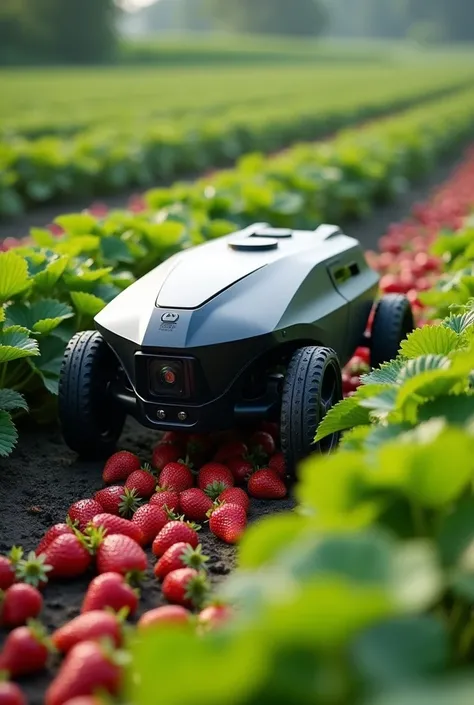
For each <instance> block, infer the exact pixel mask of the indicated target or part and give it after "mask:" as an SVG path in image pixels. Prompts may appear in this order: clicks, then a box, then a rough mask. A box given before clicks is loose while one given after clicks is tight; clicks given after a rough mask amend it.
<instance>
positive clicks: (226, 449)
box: [214, 441, 248, 463]
mask: <svg viewBox="0 0 474 705" xmlns="http://www.w3.org/2000/svg"><path fill="white" fill-rule="evenodd" d="M247 453H248V448H247V446H246V444H245V443H244V442H243V441H230V442H229V443H225V444H224V445H223V446H221V447H220V448H218V449H217V451H216V453H215V454H214V461H215V462H216V463H227V462H228V461H229V460H234V459H235V458H239V459H242V458H243V457H244V456H245V455H247Z"/></svg>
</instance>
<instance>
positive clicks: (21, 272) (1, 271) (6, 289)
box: [0, 250, 31, 304]
mask: <svg viewBox="0 0 474 705" xmlns="http://www.w3.org/2000/svg"><path fill="white" fill-rule="evenodd" d="M30 286H31V280H30V276H29V273H28V265H27V262H26V259H24V258H23V257H20V255H18V254H16V253H15V252H14V251H13V250H8V251H7V252H0V303H2V304H3V303H6V302H7V301H9V300H10V299H12V298H13V297H14V296H16V295H17V294H21V293H22V292H24V291H26V289H28V288H29V287H30Z"/></svg>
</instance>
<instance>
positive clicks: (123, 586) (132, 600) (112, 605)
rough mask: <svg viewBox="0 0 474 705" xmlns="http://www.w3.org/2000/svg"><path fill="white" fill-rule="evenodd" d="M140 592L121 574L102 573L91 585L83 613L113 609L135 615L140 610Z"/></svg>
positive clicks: (83, 605) (83, 604)
mask: <svg viewBox="0 0 474 705" xmlns="http://www.w3.org/2000/svg"><path fill="white" fill-rule="evenodd" d="M138 599H139V591H138V590H137V589H136V588H133V587H131V585H129V584H128V582H127V581H126V579H125V577H124V576H123V575H120V574H119V573H101V575H98V576H97V577H95V578H93V580H91V582H90V583H89V587H88V588H87V592H86V594H85V597H84V600H83V602H82V606H81V613H85V612H90V611H93V610H105V609H111V610H113V611H114V612H121V611H123V610H126V611H127V613H128V614H130V615H133V614H135V612H136V611H137V608H138Z"/></svg>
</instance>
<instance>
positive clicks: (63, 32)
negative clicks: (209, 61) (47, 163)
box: [0, 0, 474, 64]
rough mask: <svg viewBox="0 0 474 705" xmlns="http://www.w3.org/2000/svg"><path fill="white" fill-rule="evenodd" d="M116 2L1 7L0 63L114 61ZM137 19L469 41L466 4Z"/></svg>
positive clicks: (227, 7) (359, 2)
mask: <svg viewBox="0 0 474 705" xmlns="http://www.w3.org/2000/svg"><path fill="white" fill-rule="evenodd" d="M121 2H123V0H0V63H3V64H5V63H9V64H15V63H43V62H46V63H64V64H68V63H69V64H85V63H100V62H104V61H110V60H114V58H116V56H117V47H118V38H117V29H116V28H117V20H118V17H119V14H120V12H121V9H120V3H121ZM142 12H143V13H145V14H146V19H147V22H146V26H147V27H149V29H150V30H155V31H160V30H162V31H163V30H166V29H168V28H172V29H181V30H212V29H225V30H231V31H236V32H250V33H262V34H281V35H297V36H298V35H299V36H303V35H307V36H308V35H309V36H318V35H321V34H330V35H333V36H334V35H336V36H346V37H382V38H383V37H391V38H401V37H413V38H415V39H419V40H423V41H426V42H441V41H446V42H456V41H472V40H474V3H473V2H471V1H470V0H159V2H157V3H156V4H155V5H153V6H151V7H150V8H146V9H144V10H142Z"/></svg>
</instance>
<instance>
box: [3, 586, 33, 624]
mask: <svg viewBox="0 0 474 705" xmlns="http://www.w3.org/2000/svg"><path fill="white" fill-rule="evenodd" d="M42 609H43V597H42V595H41V593H40V592H39V590H37V589H36V588H34V587H33V586H32V585H26V584H25V583H15V584H14V585H11V586H10V587H9V588H8V590H7V591H6V592H5V593H4V594H3V597H2V599H1V600H0V624H2V625H3V626H4V627H8V628H9V629H11V628H13V627H21V626H22V625H23V624H26V622H27V621H28V620H29V619H36V617H37V616H38V615H39V613H40V612H41V610H42Z"/></svg>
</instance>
